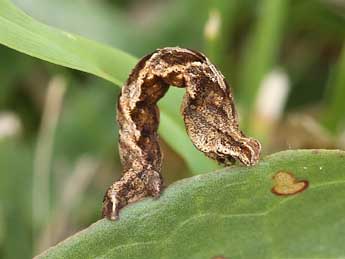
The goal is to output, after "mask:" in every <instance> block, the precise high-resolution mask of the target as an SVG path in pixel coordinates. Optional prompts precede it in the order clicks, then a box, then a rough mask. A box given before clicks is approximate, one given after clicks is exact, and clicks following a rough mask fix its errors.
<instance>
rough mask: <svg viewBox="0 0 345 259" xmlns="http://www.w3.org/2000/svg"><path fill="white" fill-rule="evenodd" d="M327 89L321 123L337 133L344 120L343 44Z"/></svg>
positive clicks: (344, 68)
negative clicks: (328, 91)
mask: <svg viewBox="0 0 345 259" xmlns="http://www.w3.org/2000/svg"><path fill="white" fill-rule="evenodd" d="M329 82H330V83H329V85H328V87H327V89H329V90H330V91H331V93H330V95H329V96H328V98H327V99H328V100H327V104H326V110H325V113H324V117H323V125H324V126H325V127H326V128H327V129H328V130H330V131H331V132H332V133H333V134H335V133H337V131H338V129H339V126H340V123H341V122H342V121H344V119H345V115H344V100H345V44H344V47H343V49H342V52H341V54H340V57H339V62H338V64H337V66H336V68H335V73H334V78H332V79H331V80H330V81H329Z"/></svg>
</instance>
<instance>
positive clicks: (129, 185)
mask: <svg viewBox="0 0 345 259" xmlns="http://www.w3.org/2000/svg"><path fill="white" fill-rule="evenodd" d="M169 85H174V86H176V87H185V88H186V94H185V96H184V98H183V102H182V107H181V113H182V116H183V118H184V122H185V124H186V129H187V133H188V135H189V137H190V138H191V140H192V142H193V144H194V145H195V147H196V148H197V149H199V150H200V151H201V152H203V153H204V154H205V155H207V156H208V157H210V158H212V159H215V160H217V161H218V162H220V163H223V164H226V165H227V164H232V163H233V162H234V161H235V159H238V160H240V161H241V162H242V163H243V164H245V165H247V166H250V165H254V164H256V163H257V162H258V160H259V154H260V149H261V146H260V143H259V142H258V141H257V140H255V139H252V138H248V137H246V136H245V135H244V134H243V133H242V131H240V129H239V126H238V120H237V114H236V110H235V106H234V101H233V97H232V95H231V91H230V88H229V87H228V85H227V83H226V81H225V79H224V77H223V75H222V74H221V73H220V72H219V71H218V70H217V69H216V68H215V66H214V65H213V64H211V63H210V61H209V60H208V59H207V58H206V57H205V56H204V55H203V54H201V53H199V52H196V51H192V50H188V49H181V48H178V47H176V48H164V49H159V50H157V51H155V52H154V53H152V54H150V55H147V56H146V57H144V58H143V59H141V60H140V61H139V63H138V64H137V65H136V67H135V68H134V69H133V71H132V73H131V74H130V76H129V78H128V80H127V82H126V84H125V85H124V86H123V88H122V93H121V95H120V98H119V102H118V109H117V121H118V123H119V128H120V137H119V147H120V156H121V161H122V164H123V167H124V173H123V176H122V178H121V179H120V180H119V181H117V182H115V183H113V184H112V185H111V186H110V187H109V189H108V190H107V192H106V194H105V196H104V201H103V216H104V217H106V218H108V219H111V220H115V219H116V218H117V217H118V212H119V210H120V209H121V208H123V207H124V206H126V205H127V204H129V203H132V202H135V201H137V200H140V199H142V198H144V197H147V196H153V197H158V196H159V194H160V192H161V190H162V183H163V181H162V177H161V175H160V171H161V164H162V154H161V151H160V147H159V144H158V134H157V128H158V125H159V110H158V107H157V102H158V100H159V99H160V98H162V97H163V96H164V94H165V93H166V91H167V90H168V88H169Z"/></svg>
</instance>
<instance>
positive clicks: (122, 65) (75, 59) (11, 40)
mask: <svg viewBox="0 0 345 259" xmlns="http://www.w3.org/2000/svg"><path fill="white" fill-rule="evenodd" d="M0 43H1V44H3V45H5V46H7V47H10V48H13V49H15V50H18V51H20V52H23V53H25V54H28V55H31V56H33V57H36V58H40V59H43V60H46V61H49V62H51V63H54V64H58V65H61V66H65V67H69V68H73V69H77V70H81V71H84V72H87V73H91V74H94V75H96V76H99V77H102V78H104V79H107V80H109V81H112V82H114V83H115V84H117V85H121V84H122V82H123V81H124V80H125V79H126V78H127V76H128V73H129V71H130V70H131V68H132V67H133V66H134V64H135V62H136V59H135V58H134V57H132V56H130V55H129V54H127V53H124V52H122V51H120V50H117V49H113V48H110V47H107V46H105V45H102V44H99V43H96V42H94V41H91V40H88V39H85V38H83V37H80V36H78V35H74V34H71V33H68V32H65V31H62V30H58V29H55V28H53V27H50V26H47V25H45V24H42V23H40V22H38V21H36V20H34V19H33V18H31V17H30V16H28V15H26V14H25V13H24V12H22V11H21V10H19V9H18V8H16V7H15V6H14V5H13V4H12V3H10V2H9V1H8V0H0Z"/></svg>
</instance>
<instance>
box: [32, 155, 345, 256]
mask: <svg viewBox="0 0 345 259" xmlns="http://www.w3.org/2000/svg"><path fill="white" fill-rule="evenodd" d="M344 159H345V152H344V151H326V150H290V151H285V152H281V153H277V154H275V155H272V156H269V157H267V158H266V159H264V160H263V161H261V163H260V164H259V165H258V166H256V167H250V168H248V167H230V168H226V169H224V170H221V171H218V172H215V173H209V174H205V175H200V176H195V177H191V178H189V179H185V180H182V181H179V182H177V183H175V184H173V185H172V186H170V187H168V188H167V189H166V191H165V192H164V194H163V195H162V196H161V197H160V198H159V199H158V200H153V199H146V200H144V201H141V202H138V203H136V204H133V205H131V206H129V207H128V208H126V209H124V210H123V211H122V212H121V214H120V220H119V221H116V222H110V221H108V220H100V221H98V222H96V223H95V224H93V225H91V226H90V227H89V228H87V229H85V230H84V231H82V232H79V233H78V234H76V235H74V236H72V237H71V238H69V239H66V240H65V241H63V242H62V243H60V244H58V245H57V246H55V247H53V248H51V249H49V250H47V251H46V252H45V253H43V254H42V255H40V256H39V257H38V258H122V259H126V258H142V259H145V258H148V259H155V258H157V259H161V258H188V259H194V258H195V259H200V258H213V257H215V256H224V257H225V258H257V259H260V258H343V257H345V250H344V246H343V243H344V232H345V221H344V217H343V215H344V213H345V199H344V197H345V188H344V184H345V174H344V172H345V163H344ZM280 171H285V172H290V173H292V174H293V175H294V176H295V177H296V179H297V181H299V180H306V181H308V183H309V185H308V187H307V188H306V189H305V190H304V191H303V192H300V193H297V194H294V195H291V196H278V195H275V194H273V193H272V192H271V189H272V187H273V186H274V185H275V183H274V181H273V179H272V177H273V176H274V175H276V173H277V172H280ZM330 201H332V202H330ZM322 247H323V248H324V249H320V248H322Z"/></svg>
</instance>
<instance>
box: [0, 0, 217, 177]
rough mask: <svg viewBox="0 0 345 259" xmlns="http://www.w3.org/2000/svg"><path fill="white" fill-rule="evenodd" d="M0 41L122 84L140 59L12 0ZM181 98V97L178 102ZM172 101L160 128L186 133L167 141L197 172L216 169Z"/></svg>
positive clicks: (3, 13)
mask: <svg viewBox="0 0 345 259" xmlns="http://www.w3.org/2000/svg"><path fill="white" fill-rule="evenodd" d="M0 44H3V45H5V46H7V47H10V48H13V49H15V50H17V51H20V52H23V53H25V54H28V55H31V56H33V57H36V58H39V59H42V60H45V61H48V62H51V63H54V64H58V65H61V66H65V67H69V68H73V69H77V70H81V71H84V72H87V73H90V74H93V75H96V76H99V77H101V78H104V79H106V80H109V81H111V82H113V83H115V84H116V85H118V86H120V85H122V83H123V82H124V81H125V80H126V79H127V77H128V74H129V72H130V71H131V69H132V67H133V66H134V65H135V63H136V62H137V59H136V58H134V57H133V56H131V55H129V54H127V53H125V52H122V51H120V50H117V49H114V48H111V47H108V46H105V45H102V44H99V43H97V42H94V41H91V40H88V39H86V38H83V37H81V36H78V35H74V34H71V33H68V32H65V31H62V30H59V29H56V28H53V27H50V26H47V25H44V24H42V23H40V22H38V21H36V20H34V19H33V18H31V17H30V16H28V15H26V14H25V13H24V12H22V11H20V10H19V9H18V8H16V7H15V6H14V5H13V4H12V3H11V2H9V1H8V0H0ZM181 101H182V99H180V100H178V103H181ZM169 103H170V104H169V105H165V106H164V107H162V109H161V111H162V120H161V121H162V122H161V125H162V126H163V127H165V129H166V130H162V129H161V130H160V132H161V134H162V136H163V138H165V139H167V138H171V137H172V136H171V134H170V130H169V129H174V131H175V133H176V134H177V135H178V136H184V137H182V138H181V139H179V140H178V141H175V140H176V139H168V140H167V142H168V143H169V144H170V146H171V147H172V148H173V149H174V150H175V151H176V152H178V153H179V154H180V155H181V157H183V158H184V159H185V161H186V162H187V164H188V165H189V167H190V168H191V170H192V172H193V173H195V174H197V173H201V172H205V170H207V169H209V168H214V167H215V166H214V162H213V161H210V160H209V159H206V158H205V157H204V156H203V155H200V154H199V153H198V151H197V150H196V149H195V148H194V146H193V145H192V143H191V142H190V140H189V139H187V135H186V132H185V130H184V127H181V126H180V125H179V123H178V122H177V120H178V119H177V117H180V115H179V114H178V115H176V116H174V117H172V116H171V115H170V116H168V114H172V113H173V112H172V111H174V110H176V102H169ZM182 147H184V148H182ZM186 151H188V152H186Z"/></svg>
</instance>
